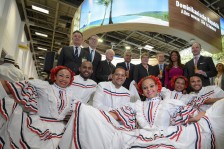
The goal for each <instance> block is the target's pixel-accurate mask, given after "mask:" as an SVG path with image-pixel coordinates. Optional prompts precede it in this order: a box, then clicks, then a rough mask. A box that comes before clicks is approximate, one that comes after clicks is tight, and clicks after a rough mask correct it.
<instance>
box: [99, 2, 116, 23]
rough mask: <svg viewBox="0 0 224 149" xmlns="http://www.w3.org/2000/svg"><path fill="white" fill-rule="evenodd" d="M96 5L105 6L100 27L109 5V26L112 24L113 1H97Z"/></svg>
mask: <svg viewBox="0 0 224 149" xmlns="http://www.w3.org/2000/svg"><path fill="white" fill-rule="evenodd" d="M97 4H99V5H104V6H105V11H104V16H103V20H102V23H101V25H103V23H104V20H105V17H106V12H107V8H108V6H109V5H110V15H109V24H113V21H112V4H113V0H97Z"/></svg>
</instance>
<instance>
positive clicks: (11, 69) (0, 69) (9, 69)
mask: <svg viewBox="0 0 224 149" xmlns="http://www.w3.org/2000/svg"><path fill="white" fill-rule="evenodd" d="M0 80H7V81H9V82H16V81H22V80H24V74H23V73H22V71H21V70H19V69H18V68H16V67H15V59H14V57H13V56H11V55H6V56H5V58H4V63H3V64H2V65H0Z"/></svg>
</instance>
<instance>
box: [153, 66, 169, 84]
mask: <svg viewBox="0 0 224 149" xmlns="http://www.w3.org/2000/svg"><path fill="white" fill-rule="evenodd" d="M166 66H167V64H164V65H163V77H162V78H161V79H160V81H161V83H162V86H163V87H164V84H165V70H166ZM154 67H155V69H157V70H156V71H157V72H159V73H160V70H159V64H158V65H155V66H154ZM159 73H158V75H159ZM158 75H157V76H158Z"/></svg>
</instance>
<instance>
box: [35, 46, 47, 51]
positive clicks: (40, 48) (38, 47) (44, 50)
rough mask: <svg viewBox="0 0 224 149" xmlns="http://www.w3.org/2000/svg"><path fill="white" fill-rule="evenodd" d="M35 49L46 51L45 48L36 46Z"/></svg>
mask: <svg viewBox="0 0 224 149" xmlns="http://www.w3.org/2000/svg"><path fill="white" fill-rule="evenodd" d="M37 49H39V50H44V51H47V49H45V48H41V47H37Z"/></svg>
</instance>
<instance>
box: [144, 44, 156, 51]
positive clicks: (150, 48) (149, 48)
mask: <svg viewBox="0 0 224 149" xmlns="http://www.w3.org/2000/svg"><path fill="white" fill-rule="evenodd" d="M153 48H154V47H152V46H150V45H145V46H144V49H146V50H149V51H153V50H152V49H153Z"/></svg>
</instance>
